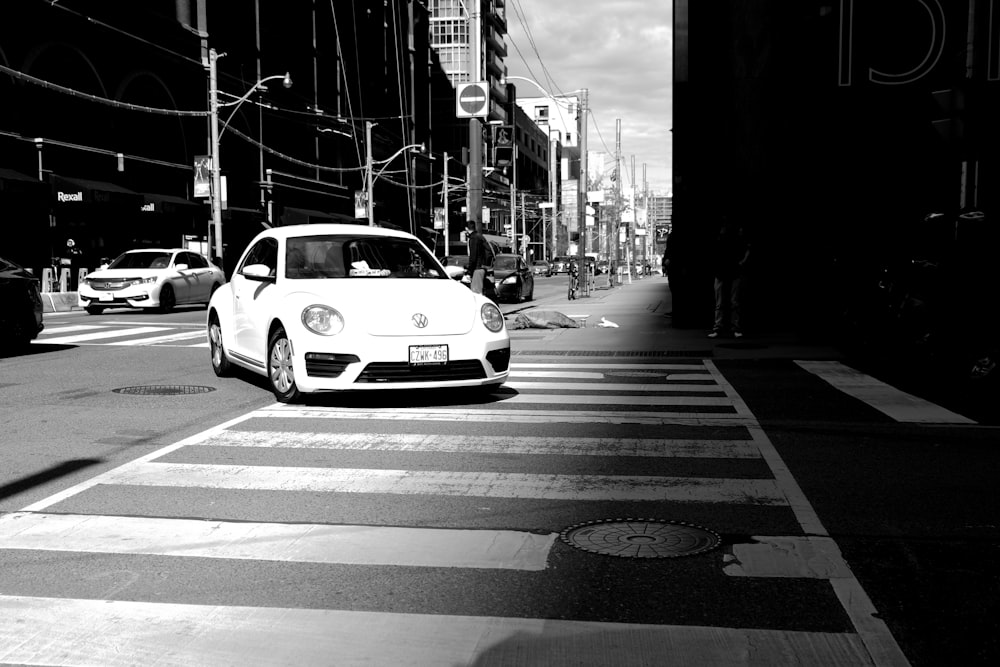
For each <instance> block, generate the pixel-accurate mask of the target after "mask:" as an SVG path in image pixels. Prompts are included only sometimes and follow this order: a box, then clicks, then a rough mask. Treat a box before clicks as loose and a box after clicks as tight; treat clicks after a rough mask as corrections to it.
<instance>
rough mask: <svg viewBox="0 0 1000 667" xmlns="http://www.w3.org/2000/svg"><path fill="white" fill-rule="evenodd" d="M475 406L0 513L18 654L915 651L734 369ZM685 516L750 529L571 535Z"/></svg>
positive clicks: (177, 466)
mask: <svg viewBox="0 0 1000 667" xmlns="http://www.w3.org/2000/svg"><path fill="white" fill-rule="evenodd" d="M78 331H79V333H81V334H83V335H86V334H87V333H95V332H92V331H90V332H87V331H82V330H78ZM67 333H71V332H67ZM151 333H156V334H157V335H166V334H162V333H160V332H151ZM91 340H95V339H91ZM456 402H457V401H451V402H449V401H439V402H435V401H432V400H427V401H422V402H421V404H420V405H416V406H414V405H398V406H397V405H393V406H392V408H391V409H387V408H384V407H377V406H373V404H372V402H371V400H370V399H368V398H366V399H363V400H357V401H353V402H352V401H349V400H345V401H337V402H331V404H330V405H326V404H323V405H314V404H311V405H306V406H294V405H283V404H274V405H269V406H266V407H263V408H262V409H259V410H255V411H253V412H250V413H248V414H246V415H243V416H241V417H239V418H237V419H234V420H231V421H229V422H226V423H223V424H220V425H217V426H214V427H212V428H209V429H207V430H206V431H204V432H202V433H199V434H197V435H194V436H192V437H190V438H187V439H185V440H182V441H179V442H177V443H174V444H172V445H170V446H168V447H165V448H163V449H160V450H158V451H156V452H152V453H150V454H147V455H145V456H143V457H141V458H138V459H136V460H134V461H132V462H130V463H128V464H125V465H123V466H120V467H118V468H115V469H113V470H109V471H107V472H105V473H102V474H100V475H97V476H95V477H94V478H92V479H90V480H87V481H85V482H82V483H80V484H77V485H76V486H73V487H71V488H69V489H66V490H65V491H63V492H61V493H59V494H56V495H54V496H51V497H49V498H47V499H44V500H42V501H39V502H36V503H34V504H32V505H30V506H27V507H24V508H22V509H21V510H20V511H18V512H14V513H10V514H7V515H4V516H0V563H2V564H3V567H2V568H0V663H15V664H48V665H85V664H86V665H90V664H101V665H135V664H147V663H148V664H159V665H172V664H177V665H181V664H183V665H198V664H205V665H271V664H297V665H353V664H376V665H473V664H475V665H480V664H482V665H486V664H525V665H534V664H544V665H558V664H567V665H569V664H574V665H576V664H585V665H637V664H650V665H653V664H673V663H677V664H713V665H731V664H732V665H735V664H740V665H744V664H761V665H764V664H788V662H790V661H791V662H798V663H801V664H851V665H863V664H869V665H902V664H906V660H905V658H904V657H903V656H902V654H901V652H900V651H899V648H898V646H897V645H896V643H895V641H894V639H893V638H892V636H891V634H890V633H889V632H888V630H887V628H886V627H885V625H884V624H883V623H882V622H881V621H880V620H879V619H878V617H877V612H876V610H875V609H874V607H873V606H872V603H871V601H870V600H869V599H868V596H867V595H866V594H865V592H864V590H862V588H861V586H860V584H859V583H858V582H857V580H856V579H855V578H854V576H853V575H852V574H851V572H850V568H849V567H848V566H847V564H846V563H845V562H844V560H843V558H842V556H841V555H840V552H839V549H838V547H837V545H836V544H835V543H834V541H833V540H832V539H830V537H829V535H828V534H827V532H826V530H825V529H824V527H823V525H822V523H821V522H820V520H819V518H818V517H817V516H816V514H815V512H814V511H813V510H812V508H811V506H810V505H809V502H808V500H807V499H806V498H805V496H804V494H803V493H802V491H801V490H800V489H799V487H798V485H797V483H796V482H795V480H794V478H793V477H792V476H791V474H790V472H789V471H788V469H787V467H786V466H785V465H784V464H783V462H782V461H781V459H780V457H779V456H778V453H777V451H776V450H775V449H774V447H773V446H771V444H770V441H769V440H768V437H767V435H766V433H764V431H763V429H762V428H761V427H760V425H759V424H758V423H757V421H756V420H755V418H754V416H753V414H752V413H751V412H750V410H749V409H748V407H747V406H746V404H745V403H744V402H743V400H742V399H741V398H740V397H739V395H738V394H737V393H736V392H735V391H734V389H733V388H732V386H731V385H730V384H729V383H728V382H727V381H726V380H725V378H724V377H723V375H722V374H721V373H720V372H719V371H718V369H717V368H716V367H715V366H714V364H713V363H712V362H710V361H700V362H693V363H624V364H607V363H605V364H596V363H514V364H512V371H511V379H510V382H509V383H508V384H507V385H505V387H504V388H503V389H502V390H501V391H500V392H497V394H495V396H494V400H491V401H481V402H477V403H470V404H455V403H456ZM469 425H474V427H473V428H469ZM664 515H666V518H677V519H682V520H685V521H690V522H692V523H695V524H699V525H707V526H709V527H711V528H712V529H713V530H716V531H717V532H719V533H723V534H739V533H745V534H746V535H747V539H744V540H735V539H734V540H731V543H725V544H723V545H722V546H721V547H720V548H718V549H717V550H715V551H711V552H708V553H705V554H701V555H698V556H693V557H689V558H676V559H621V558H614V557H610V556H605V555H599V554H591V553H586V552H584V551H581V550H579V549H575V548H573V547H572V546H570V545H568V544H566V543H564V542H563V541H561V540H560V539H559V536H560V531H562V530H563V529H565V528H566V527H568V526H571V525H575V524H579V523H581V522H586V521H589V520H595V519H601V518H605V517H643V516H646V517H650V516H653V517H655V516H661V517H662V516H664ZM169 582H173V584H174V585H172V586H171V585H170V583H169ZM671 593H672V594H671ZM789 601H791V602H789ZM789 604H791V607H790V608H786V606H787V605H789ZM706 609H708V610H709V614H708V616H706V611H705V610H706ZM807 612H808V613H807ZM845 619H846V620H845Z"/></svg>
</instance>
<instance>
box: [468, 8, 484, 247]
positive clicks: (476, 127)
mask: <svg viewBox="0 0 1000 667" xmlns="http://www.w3.org/2000/svg"><path fill="white" fill-rule="evenodd" d="M469 8H470V9H469V19H470V20H469V47H470V55H471V56H472V58H471V62H470V63H469V82H470V83H476V82H479V81H482V80H483V77H482V69H483V54H482V40H483V28H482V16H481V15H480V7H479V0H471V1H470V2H469ZM486 94H487V95H489V92H488V91H487V93H486ZM488 106H489V103H487V107H488ZM487 113H488V112H487ZM466 201H467V202H468V204H467V205H466V208H467V209H468V214H467V215H468V216H471V217H469V218H468V219H470V220H474V221H475V223H476V231H477V232H482V231H483V128H482V124H481V123H480V122H479V118H478V117H476V116H473V117H472V118H470V119H469V194H468V198H467V200H466Z"/></svg>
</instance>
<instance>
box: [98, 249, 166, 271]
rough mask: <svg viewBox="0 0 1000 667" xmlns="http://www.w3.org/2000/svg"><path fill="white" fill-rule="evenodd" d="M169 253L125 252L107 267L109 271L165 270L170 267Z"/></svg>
mask: <svg viewBox="0 0 1000 667" xmlns="http://www.w3.org/2000/svg"><path fill="white" fill-rule="evenodd" d="M170 255H171V253H169V252H157V251H149V252H127V253H125V254H124V255H119V256H118V257H117V258H115V261H113V262H111V264H109V265H108V268H109V269H165V268H167V267H168V266H170Z"/></svg>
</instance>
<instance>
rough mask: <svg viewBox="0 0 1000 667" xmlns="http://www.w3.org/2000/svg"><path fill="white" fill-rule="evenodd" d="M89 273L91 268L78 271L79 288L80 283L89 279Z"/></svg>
mask: <svg viewBox="0 0 1000 667" xmlns="http://www.w3.org/2000/svg"><path fill="white" fill-rule="evenodd" d="M89 273H90V269H79V270H78V271H77V272H76V288H77V289H78V290H79V289H80V285H82V284H83V283H84V281H85V280H86V279H87V274H89Z"/></svg>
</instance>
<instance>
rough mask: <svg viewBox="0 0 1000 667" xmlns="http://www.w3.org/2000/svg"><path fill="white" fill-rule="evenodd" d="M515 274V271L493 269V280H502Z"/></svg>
mask: <svg viewBox="0 0 1000 667" xmlns="http://www.w3.org/2000/svg"><path fill="white" fill-rule="evenodd" d="M515 273H517V270H516V269H493V279H494V280H503V279H504V278H507V277H509V276H512V275H514V274H515Z"/></svg>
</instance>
